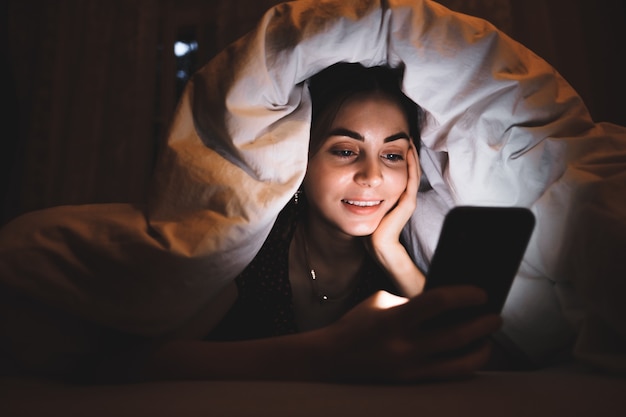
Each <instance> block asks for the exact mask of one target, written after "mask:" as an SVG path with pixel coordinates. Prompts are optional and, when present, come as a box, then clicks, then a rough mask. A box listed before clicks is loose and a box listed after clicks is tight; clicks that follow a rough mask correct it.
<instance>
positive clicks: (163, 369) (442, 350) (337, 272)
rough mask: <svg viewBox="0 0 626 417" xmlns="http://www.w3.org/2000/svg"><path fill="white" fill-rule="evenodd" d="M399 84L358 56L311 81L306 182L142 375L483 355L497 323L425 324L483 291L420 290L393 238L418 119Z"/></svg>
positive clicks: (316, 368) (230, 373)
mask: <svg viewBox="0 0 626 417" xmlns="http://www.w3.org/2000/svg"><path fill="white" fill-rule="evenodd" d="M400 80H401V71H400V70H393V69H390V68H385V67H375V68H365V67H362V66H361V65H360V64H337V65H335V66H332V67H330V68H328V69H326V70H324V71H322V72H321V73H320V74H318V75H316V76H315V77H313V78H312V79H311V80H310V82H309V87H310V91H311V95H312V102H313V116H312V126H311V142H310V146H309V150H310V151H309V165H308V168H307V173H306V176H305V180H304V182H303V184H302V187H301V190H300V191H299V192H298V193H296V195H295V196H294V199H293V201H292V202H290V203H289V204H288V205H287V206H286V207H285V209H284V210H283V211H282V213H281V214H280V216H279V218H278V219H277V221H276V224H275V226H274V228H273V230H272V232H271V233H270V235H269V237H268V239H267V241H266V242H265V244H264V246H263V248H262V249H261V251H260V252H259V254H258V255H257V256H256V257H255V259H254V260H253V261H252V263H251V264H250V265H249V266H248V267H247V268H246V270H245V271H243V273H242V274H241V275H240V276H239V277H237V279H236V280H235V283H233V285H232V286H230V287H229V288H227V289H226V290H225V291H224V292H223V294H222V295H221V296H220V297H219V299H218V301H217V302H216V303H214V304H213V305H212V306H211V311H207V312H206V315H204V319H202V320H199V321H198V322H195V323H191V324H190V326H189V328H188V329H186V331H185V332H184V333H185V334H181V335H177V336H176V337H174V338H172V339H171V340H168V341H166V342H164V343H163V344H161V345H160V346H158V347H157V348H156V349H155V350H153V351H152V353H151V354H150V356H149V358H148V359H147V361H145V362H142V363H141V366H140V370H139V373H140V375H141V376H142V377H145V378H219V379H230V378H245V379H259V378H262V379H300V380H349V381H412V380H419V379H425V378H443V377H450V376H457V375H465V374H467V373H471V372H472V371H474V370H476V369H477V368H478V367H480V366H481V365H482V364H483V363H485V361H486V359H487V357H488V354H489V347H488V346H487V344H486V343H478V344H476V342H481V341H482V340H484V338H485V337H486V336H488V335H489V334H490V333H491V332H493V331H495V330H496V329H497V328H498V326H499V324H500V321H499V318H498V317H492V316H486V317H482V318H478V319H474V320H472V321H469V322H467V323H465V324H462V325H456V326H454V327H450V328H447V329H432V328H429V327H428V326H427V325H425V324H427V322H428V320H429V319H431V318H433V317H435V316H436V315H438V314H440V313H442V312H444V311H447V310H451V309H455V308H462V307H464V306H468V305H474V304H479V303H482V302H484V297H485V295H484V294H483V293H482V292H481V291H480V290H477V289H475V288H469V287H463V288H461V287H459V288H448V289H444V290H441V289H439V290H433V291H431V292H428V293H427V294H421V292H422V288H423V286H424V276H423V275H422V274H421V272H420V271H419V270H418V268H417V267H416V266H415V265H414V263H413V262H412V260H411V258H410V257H409V255H408V253H407V251H406V250H405V248H404V246H403V245H402V244H401V242H400V231H401V229H402V228H403V226H404V225H405V224H406V222H407V221H408V219H409V217H410V216H411V214H412V213H413V211H414V209H415V206H416V198H417V190H418V185H419V179H420V170H419V159H418V152H417V146H418V145H419V123H420V120H421V110H420V109H419V107H418V106H417V105H415V103H413V102H412V101H411V100H409V99H408V98H407V97H406V96H405V95H404V94H403V93H402V91H401V87H400ZM470 344H472V345H474V344H475V347H474V349H471V350H469V351H467V352H466V353H464V354H463V355H447V354H446V353H448V352H452V351H456V350H457V349H460V348H463V347H466V346H467V345H470Z"/></svg>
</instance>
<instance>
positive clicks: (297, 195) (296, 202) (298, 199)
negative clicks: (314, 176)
mask: <svg viewBox="0 0 626 417" xmlns="http://www.w3.org/2000/svg"><path fill="white" fill-rule="evenodd" d="M301 193H302V190H298V191H296V193H295V194H294V195H293V202H294V204H296V205H298V203H299V202H300V194H301Z"/></svg>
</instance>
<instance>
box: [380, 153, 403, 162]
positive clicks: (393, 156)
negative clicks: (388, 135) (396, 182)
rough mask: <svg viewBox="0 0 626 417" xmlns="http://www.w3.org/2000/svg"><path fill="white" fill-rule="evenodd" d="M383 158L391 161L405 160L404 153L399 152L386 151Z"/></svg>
mask: <svg viewBox="0 0 626 417" xmlns="http://www.w3.org/2000/svg"><path fill="white" fill-rule="evenodd" d="M383 158H384V159H387V160H388V161H391V162H399V161H404V155H402V154H399V153H385V154H383Z"/></svg>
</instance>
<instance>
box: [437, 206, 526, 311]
mask: <svg viewBox="0 0 626 417" xmlns="http://www.w3.org/2000/svg"><path fill="white" fill-rule="evenodd" d="M534 226H535V217H534V215H533V214H532V212H531V211H530V210H529V209H527V208H523V207H479V206H459V207H455V208H453V209H452V210H450V212H448V214H447V215H446V218H445V220H444V224H443V227H442V229H441V233H440V236H439V241H438V243H437V247H436V249H435V253H434V255H433V258H432V260H431V265H430V268H429V270H428V273H427V277H426V290H428V289H429V288H435V287H440V286H443V285H456V284H470V285H475V286H478V287H481V288H483V289H484V290H485V291H486V292H487V296H488V301H487V303H486V304H485V305H484V306H481V307H479V308H476V309H474V310H476V311H474V312H473V313H472V314H480V313H499V312H500V311H501V310H502V307H503V306H504V302H505V301H506V297H507V295H508V292H509V289H510V288H511V284H512V283H513V279H514V278H515V275H516V274H517V270H518V269H519V265H520V263H521V261H522V258H523V257H524V253H525V251H526V247H527V245H528V241H529V240H530V236H531V234H532V231H533V229H534ZM468 314H469V313H468V312H467V311H466V312H465V314H464V315H468Z"/></svg>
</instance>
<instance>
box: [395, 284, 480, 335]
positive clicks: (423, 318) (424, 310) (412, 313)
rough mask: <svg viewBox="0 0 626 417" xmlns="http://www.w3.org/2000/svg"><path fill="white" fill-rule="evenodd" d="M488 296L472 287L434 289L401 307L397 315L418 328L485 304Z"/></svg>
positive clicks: (457, 286)
mask: <svg viewBox="0 0 626 417" xmlns="http://www.w3.org/2000/svg"><path fill="white" fill-rule="evenodd" d="M486 301H487V294H486V292H485V291H484V290H482V289H480V288H478V287H475V286H471V285H455V286H452V285H451V286H447V287H440V288H434V289H432V290H429V291H426V292H424V293H422V294H420V295H419V296H417V297H414V298H412V299H411V300H410V301H409V302H407V303H405V304H403V305H401V306H399V307H398V308H397V310H396V311H395V313H396V314H397V315H398V316H401V317H399V318H398V319H399V320H402V322H403V323H405V324H406V325H407V326H408V327H413V328H417V327H419V326H422V325H423V324H424V323H425V322H427V321H429V320H431V319H433V318H434V317H436V316H438V315H440V314H442V313H444V312H448V311H452V310H457V309H462V308H465V307H472V306H478V305H481V304H484V303H485V302H486Z"/></svg>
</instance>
